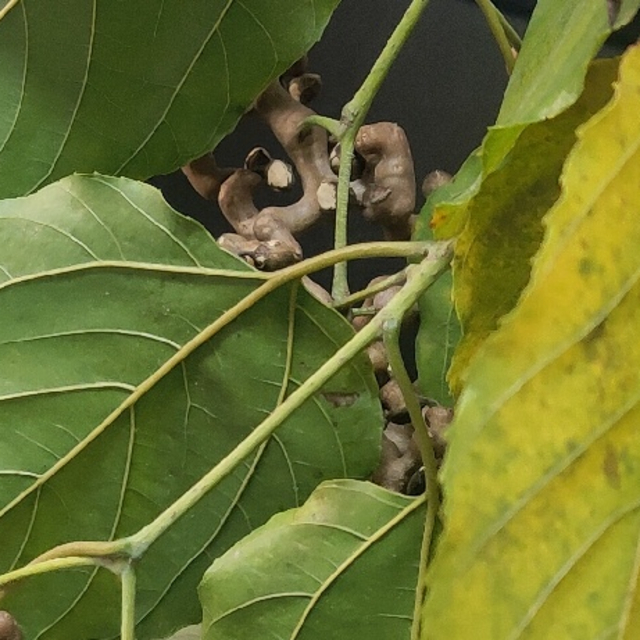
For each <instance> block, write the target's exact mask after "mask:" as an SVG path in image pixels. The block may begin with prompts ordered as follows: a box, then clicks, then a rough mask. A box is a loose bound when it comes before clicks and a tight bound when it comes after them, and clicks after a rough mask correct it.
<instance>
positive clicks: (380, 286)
mask: <svg viewBox="0 0 640 640" xmlns="http://www.w3.org/2000/svg"><path fill="white" fill-rule="evenodd" d="M406 279H407V274H406V270H405V269H402V271H398V273H394V274H393V275H391V276H389V277H388V278H385V279H384V280H381V281H380V282H376V284H373V285H370V286H368V287H367V288H366V289H362V290H361V291H356V292H355V293H353V294H351V295H350V296H348V297H347V298H345V299H344V300H343V301H342V302H336V303H334V305H333V307H334V309H347V308H349V307H351V306H352V305H354V304H355V303H356V302H360V301H361V300H365V299H366V298H370V297H371V296H375V295H376V293H380V292H381V291H385V290H386V289H388V288H389V287H393V286H395V285H398V284H404V282H405V280H406Z"/></svg>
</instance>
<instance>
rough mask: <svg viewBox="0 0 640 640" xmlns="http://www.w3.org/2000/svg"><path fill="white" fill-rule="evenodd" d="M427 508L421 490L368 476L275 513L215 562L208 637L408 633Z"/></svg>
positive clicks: (327, 486)
mask: <svg viewBox="0 0 640 640" xmlns="http://www.w3.org/2000/svg"><path fill="white" fill-rule="evenodd" d="M423 507H424V498H418V499H411V498H408V497H405V496H401V495H399V494H394V493H392V492H389V491H386V490H384V489H381V488H380V487H376V486H375V485H370V484H368V483H358V482H355V481H328V482H325V483H323V484H322V485H321V486H320V487H319V488H318V489H317V490H316V491H315V492H314V493H313V494H312V496H311V497H310V498H309V500H308V501H307V503H306V504H305V505H304V506H302V507H301V508H299V509H296V510H293V511H289V512H286V513H283V514H279V515H277V516H275V517H274V518H273V519H272V520H271V521H270V522H269V523H267V524H266V525H265V526H264V527H262V528H261V529H260V530H258V531H256V532H254V533H253V534H251V535H250V536H249V537H248V538H246V539H244V540H242V541H241V542H240V543H239V544H238V545H237V547H234V548H233V549H232V550H230V551H229V553H227V554H225V556H222V557H221V558H219V559H218V560H216V562H214V564H213V565H212V567H211V568H210V569H209V571H208V572H207V574H206V575H205V578H204V579H203V582H202V584H201V587H200V597H201V600H202V602H203V609H204V621H203V631H204V637H205V638H207V639H208V640H214V639H215V638H221V637H224V638H237V639H238V640H240V639H241V638H249V637H255V634H256V633H258V634H259V633H261V632H266V630H270V631H271V632H272V631H273V630H274V629H276V630H277V632H278V633H280V634H281V637H287V638H307V637H318V634H321V633H322V632H323V630H324V632H325V633H326V630H327V629H330V630H331V636H332V637H335V638H343V637H344V638H348V637H353V634H354V632H355V630H356V629H357V630H359V631H358V633H366V634H369V635H367V637H372V638H388V637H400V636H402V635H404V634H407V633H408V632H409V629H410V626H411V618H412V613H413V593H412V592H413V590H414V589H415V581H416V579H417V566H416V561H417V558H418V557H419V552H420V533H421V528H422V523H423V521H424V509H423ZM398 536H400V538H398ZM399 540H402V541H403V543H402V544H398V542H399ZM392 542H393V543H395V544H392ZM407 547H409V549H408V548H407ZM310 549H313V550H314V553H305V550H310ZM320 549H321V550H322V552H321V553H318V550H320ZM391 549H395V553H393V554H392V553H390V551H391ZM374 556H375V558H374ZM393 556H395V557H393ZM400 560H401V561H400ZM283 562H284V563H285V564H284V566H285V567H286V571H282V563H283ZM238 563H240V565H241V570H239V567H238V566H237V565H238ZM279 563H280V564H279ZM392 566H393V567H394V569H393V570H391V567H392ZM385 569H386V571H385ZM354 574H357V577H353V576H354ZM382 579H384V580H385V582H386V587H387V588H386V589H384V590H382V589H380V588H379V580H382ZM345 594H348V597H346V595H345ZM279 598H280V599H282V600H284V601H285V603H284V604H282V603H280V602H279ZM287 598H290V600H287ZM381 599H382V601H381ZM355 612H357V613H358V615H354V613H355ZM236 614H237V615H236Z"/></svg>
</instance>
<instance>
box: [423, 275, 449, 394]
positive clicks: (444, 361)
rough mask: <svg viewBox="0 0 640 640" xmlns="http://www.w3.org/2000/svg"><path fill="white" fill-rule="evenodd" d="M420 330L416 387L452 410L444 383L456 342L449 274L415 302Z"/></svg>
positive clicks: (447, 386)
mask: <svg viewBox="0 0 640 640" xmlns="http://www.w3.org/2000/svg"><path fill="white" fill-rule="evenodd" d="M418 307H419V310H420V329H419V330H418V335H417V336H416V365H417V368H418V387H419V389H420V391H421V393H422V394H423V395H425V396H426V397H428V398H431V399H432V400H436V401H437V402H438V403H440V404H442V405H446V406H452V404H453V398H452V396H451V393H450V391H449V385H448V383H447V372H448V371H449V367H450V366H451V359H452V357H453V353H454V350H455V348H456V347H457V345H458V343H459V341H460V323H459V321H458V316H457V314H456V311H455V308H454V305H453V279H452V274H451V271H448V272H447V273H444V274H442V275H441V276H440V278H438V280H437V281H436V282H435V283H434V284H433V285H431V287H429V289H428V290H427V292H426V293H425V294H424V295H423V296H422V297H421V298H420V301H419V302H418Z"/></svg>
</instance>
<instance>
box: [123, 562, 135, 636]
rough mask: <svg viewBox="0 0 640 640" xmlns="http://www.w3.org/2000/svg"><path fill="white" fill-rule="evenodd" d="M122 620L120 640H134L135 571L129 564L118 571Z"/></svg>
mask: <svg viewBox="0 0 640 640" xmlns="http://www.w3.org/2000/svg"><path fill="white" fill-rule="evenodd" d="M120 582H121V585H122V618H121V626H120V640H136V635H135V634H136V571H135V569H134V568H133V566H132V564H131V563H130V562H127V563H126V565H125V566H124V567H123V568H122V570H121V571H120Z"/></svg>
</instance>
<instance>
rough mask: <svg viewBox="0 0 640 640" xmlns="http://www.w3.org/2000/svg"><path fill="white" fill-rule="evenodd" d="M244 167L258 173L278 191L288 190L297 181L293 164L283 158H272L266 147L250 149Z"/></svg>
mask: <svg viewBox="0 0 640 640" xmlns="http://www.w3.org/2000/svg"><path fill="white" fill-rule="evenodd" d="M244 168H245V169H249V170H250V171H254V172H255V173H257V174H258V175H259V176H260V177H261V178H262V179H263V180H264V181H265V182H266V183H267V184H268V185H269V186H270V187H271V188H272V189H275V190H276V191H286V190H287V189H290V188H291V187H292V185H293V183H294V182H295V178H294V175H293V169H292V168H291V166H290V165H288V164H287V163H286V162H284V161H282V160H278V159H275V158H272V157H271V155H270V154H269V152H268V151H267V150H266V149H265V148H264V147H256V148H255V149H252V150H251V151H249V153H248V154H247V157H246V159H245V161H244Z"/></svg>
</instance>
